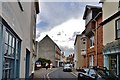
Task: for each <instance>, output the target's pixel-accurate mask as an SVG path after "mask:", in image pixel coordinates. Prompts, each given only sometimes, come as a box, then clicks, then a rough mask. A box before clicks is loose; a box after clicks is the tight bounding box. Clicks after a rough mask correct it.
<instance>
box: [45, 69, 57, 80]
mask: <svg viewBox="0 0 120 80" xmlns="http://www.w3.org/2000/svg"><path fill="white" fill-rule="evenodd" d="M58 69H59V68H57V69H55V70H53V71H51V72H49V73H47V79H48V80H50V77H49V74H50V73H52V72H54V71H56V70H58Z"/></svg>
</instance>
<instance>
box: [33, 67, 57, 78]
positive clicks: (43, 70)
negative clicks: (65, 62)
mask: <svg viewBox="0 0 120 80" xmlns="http://www.w3.org/2000/svg"><path fill="white" fill-rule="evenodd" d="M56 69H57V68H52V69H47V70H46V68H41V69H39V70H36V71H35V73H34V78H46V76H47V74H48V73H50V72H51V71H54V70H56Z"/></svg>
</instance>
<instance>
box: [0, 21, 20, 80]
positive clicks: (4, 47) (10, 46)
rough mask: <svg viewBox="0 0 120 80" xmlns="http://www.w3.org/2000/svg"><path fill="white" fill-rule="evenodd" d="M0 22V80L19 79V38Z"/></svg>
mask: <svg viewBox="0 0 120 80" xmlns="http://www.w3.org/2000/svg"><path fill="white" fill-rule="evenodd" d="M1 20H2V21H0V63H1V65H0V74H1V76H0V80H1V79H5V80H7V79H19V74H20V45H21V40H20V38H19V37H18V36H17V35H16V34H15V33H14V31H13V30H12V29H11V28H10V26H9V25H8V24H7V23H6V22H5V21H4V20H3V19H1Z"/></svg>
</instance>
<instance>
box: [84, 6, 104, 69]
mask: <svg viewBox="0 0 120 80" xmlns="http://www.w3.org/2000/svg"><path fill="white" fill-rule="evenodd" d="M83 19H84V20H85V32H84V34H85V36H86V53H87V54H86V58H87V59H86V63H87V65H86V67H88V66H103V54H102V47H103V29H102V27H100V26H99V24H100V23H101V22H102V8H101V7H98V6H90V5H87V6H86V8H85V12H84V16H83Z"/></svg>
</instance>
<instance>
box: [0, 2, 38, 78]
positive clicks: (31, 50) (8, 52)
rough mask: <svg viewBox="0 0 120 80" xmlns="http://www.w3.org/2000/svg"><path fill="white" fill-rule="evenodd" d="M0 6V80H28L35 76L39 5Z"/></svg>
mask: <svg viewBox="0 0 120 80" xmlns="http://www.w3.org/2000/svg"><path fill="white" fill-rule="evenodd" d="M14 1H15V2H1V4H0V63H1V65H0V74H1V75H0V79H6V78H7V79H11V78H14V79H18V78H29V76H30V75H31V74H32V73H33V72H34V58H35V55H36V54H35V35H36V34H35V33H36V14H37V13H39V7H38V2H20V1H19V0H14Z"/></svg>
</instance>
